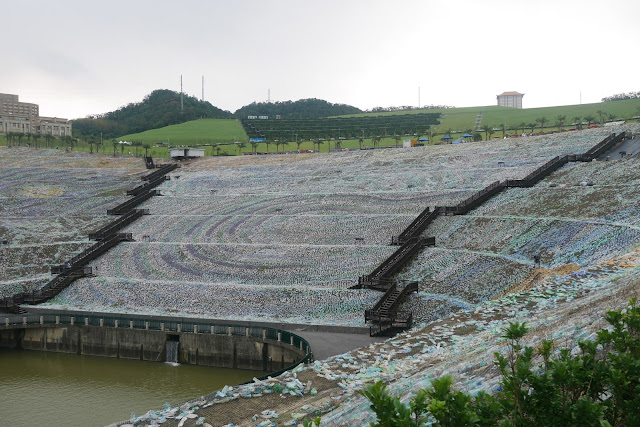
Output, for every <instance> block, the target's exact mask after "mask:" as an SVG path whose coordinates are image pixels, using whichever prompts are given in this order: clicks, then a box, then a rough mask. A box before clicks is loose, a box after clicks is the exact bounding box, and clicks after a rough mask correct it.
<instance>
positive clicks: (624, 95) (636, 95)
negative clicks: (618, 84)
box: [602, 91, 640, 102]
mask: <svg viewBox="0 0 640 427" xmlns="http://www.w3.org/2000/svg"><path fill="white" fill-rule="evenodd" d="M637 98H640V91H638V92H625V93H616V94H615V95H611V96H605V97H604V98H602V102H608V101H623V100H625V99H637Z"/></svg>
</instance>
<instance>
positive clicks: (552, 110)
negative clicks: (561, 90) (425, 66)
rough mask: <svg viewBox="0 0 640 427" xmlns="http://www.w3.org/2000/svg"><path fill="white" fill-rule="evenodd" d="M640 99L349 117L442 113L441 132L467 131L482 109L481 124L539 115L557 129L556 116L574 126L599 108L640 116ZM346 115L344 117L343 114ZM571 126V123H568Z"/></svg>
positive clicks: (531, 118) (527, 120)
mask: <svg viewBox="0 0 640 427" xmlns="http://www.w3.org/2000/svg"><path fill="white" fill-rule="evenodd" d="M638 108H640V99H628V100H623V101H610V102H598V103H593V104H580V105H563V106H558V107H542V108H525V109H521V110H520V109H515V108H507V107H499V106H496V105H491V106H483V107H464V108H446V109H434V110H423V109H421V110H413V111H394V112H389V113H363V114H355V115H350V116H349V117H357V116H366V115H369V116H371V115H392V114H417V113H424V112H438V113H442V118H441V119H440V124H439V125H438V127H437V131H438V133H441V132H445V131H446V130H448V129H452V130H453V131H454V132H456V131H461V132H464V131H465V130H466V129H469V128H470V129H474V128H475V124H476V119H477V117H478V114H479V113H480V112H482V120H481V126H482V125H484V124H487V125H489V126H492V127H498V126H500V125H501V124H506V125H507V127H511V126H515V125H518V124H520V123H521V122H524V123H532V122H535V121H536V119H537V118H539V117H543V116H544V117H546V118H547V119H548V122H547V123H546V124H545V128H550V129H551V128H554V123H555V121H556V120H555V117H556V116H557V115H565V116H567V117H566V120H565V127H571V126H570V125H571V123H573V118H574V117H576V116H580V117H581V118H582V119H584V117H585V116H587V115H592V116H594V117H595V118H596V120H597V121H599V120H600V116H599V114H598V111H603V112H604V113H605V115H606V116H605V119H607V118H608V116H609V115H610V114H613V115H614V116H615V117H616V119H618V118H621V119H629V118H631V117H635V116H638V115H640V111H639V110H638ZM343 117H344V116H343ZM567 125H569V126H567Z"/></svg>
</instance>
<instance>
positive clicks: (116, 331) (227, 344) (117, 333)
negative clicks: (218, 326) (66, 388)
mask: <svg viewBox="0 0 640 427" xmlns="http://www.w3.org/2000/svg"><path fill="white" fill-rule="evenodd" d="M168 337H169V340H176V339H177V340H178V342H179V347H178V349H179V358H180V363H184V364H193V365H203V366H214V367H219V368H237V369H252V370H258V371H276V370H279V369H283V368H284V367H286V366H289V365H291V364H293V363H295V362H297V361H298V360H300V359H302V358H303V357H304V356H305V353H304V352H303V351H301V350H300V349H298V348H296V347H293V346H291V345H289V344H287V343H284V342H279V341H276V340H269V339H261V338H256V337H243V336H230V335H212V334H193V333H184V332H183V333H176V332H170V333H166V332H161V331H149V330H138V329H127V328H109V327H98V326H83V325H33V326H31V325H24V326H21V327H13V328H1V329H0V347H5V348H7V347H9V348H23V349H26V350H39V351H52V352H60V353H75V354H86V355H92V356H104V357H116V358H123V359H140V360H146V361H153V362H164V361H165V360H166V351H165V349H166V342H167V338H168Z"/></svg>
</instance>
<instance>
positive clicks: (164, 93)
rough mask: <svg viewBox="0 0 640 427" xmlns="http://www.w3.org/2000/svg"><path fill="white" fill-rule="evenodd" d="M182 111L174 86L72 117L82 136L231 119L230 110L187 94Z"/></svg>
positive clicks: (76, 132) (111, 135) (106, 135)
mask: <svg viewBox="0 0 640 427" xmlns="http://www.w3.org/2000/svg"><path fill="white" fill-rule="evenodd" d="M183 103H184V109H183V110H182V111H181V107H180V94H179V93H178V92H174V91H171V90H165V89H160V90H155V91H153V92H151V93H150V94H149V95H148V96H146V97H145V98H144V100H143V101H142V102H137V103H131V104H128V105H126V106H124V107H122V108H119V109H118V110H116V111H112V112H109V113H105V114H101V115H96V116H93V117H88V118H84V119H77V120H74V121H73V135H74V136H75V137H80V138H89V137H99V136H100V134H102V137H103V138H107V139H110V138H115V137H118V136H120V135H127V134H132V133H138V132H143V131H146V130H149V129H157V128H161V127H165V126H169V125H174V124H178V123H184V122H188V121H191V120H196V119H202V118H207V119H231V118H232V117H233V116H232V115H231V113H230V112H228V111H223V110H221V109H219V108H217V107H214V106H213V105H211V104H210V103H209V102H203V101H200V100H198V99H197V98H195V97H193V96H188V95H184V97H183Z"/></svg>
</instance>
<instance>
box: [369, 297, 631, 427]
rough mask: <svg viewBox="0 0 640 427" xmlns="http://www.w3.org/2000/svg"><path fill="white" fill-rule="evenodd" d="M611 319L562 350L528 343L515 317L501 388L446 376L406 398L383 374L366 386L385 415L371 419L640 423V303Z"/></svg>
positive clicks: (397, 422) (401, 425)
mask: <svg viewBox="0 0 640 427" xmlns="http://www.w3.org/2000/svg"><path fill="white" fill-rule="evenodd" d="M606 320H607V322H608V323H609V324H610V325H611V328H610V329H611V330H607V329H603V330H601V331H600V332H599V333H598V334H597V339H596V340H595V341H594V342H591V341H580V342H579V344H578V347H579V351H578V352H577V354H572V352H571V350H569V349H559V350H558V351H554V347H553V342H552V341H547V340H544V341H542V343H541V345H540V347H539V348H537V349H534V348H532V347H523V346H522V345H521V344H520V342H521V340H522V338H523V337H524V336H525V334H526V333H527V331H528V329H527V327H526V325H525V324H524V323H517V322H516V323H510V324H509V327H507V328H506V329H505V330H504V335H503V338H505V339H506V340H507V341H508V346H507V353H506V354H505V355H502V354H499V353H495V357H496V362H495V364H496V366H497V367H498V369H499V370H500V372H501V374H502V380H501V383H500V392H498V393H497V394H496V395H489V394H487V393H484V392H481V393H479V394H478V395H477V396H475V397H471V396H469V395H467V394H465V393H462V392H460V391H458V390H454V389H452V388H451V385H452V384H453V379H452V377H451V376H445V377H442V378H439V379H435V380H434V381H433V382H432V384H431V387H430V388H429V389H427V390H419V391H418V392H417V394H416V396H415V397H414V398H413V399H412V400H411V401H410V403H409V404H408V405H405V404H403V403H402V402H400V399H398V398H397V397H394V396H391V395H389V393H388V392H387V389H386V387H385V386H384V385H383V384H382V381H379V382H377V383H375V384H372V385H369V386H367V387H366V388H365V389H364V390H363V391H362V392H361V394H362V395H363V396H365V397H366V398H367V399H369V401H370V402H371V409H372V410H373V411H374V412H375V414H376V416H377V422H375V423H371V426H373V427H409V426H424V425H426V424H427V422H431V423H432V424H433V425H434V426H474V425H477V426H495V425H500V426H531V425H535V426H575V425H580V426H585V427H586V426H638V425H640V307H638V306H637V305H636V300H635V299H632V300H631V301H630V303H629V306H628V307H627V308H626V309H624V310H621V311H610V312H608V313H607V316H606ZM534 358H536V359H537V360H540V361H541V362H540V364H539V365H537V366H536V365H534Z"/></svg>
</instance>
